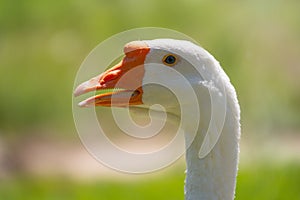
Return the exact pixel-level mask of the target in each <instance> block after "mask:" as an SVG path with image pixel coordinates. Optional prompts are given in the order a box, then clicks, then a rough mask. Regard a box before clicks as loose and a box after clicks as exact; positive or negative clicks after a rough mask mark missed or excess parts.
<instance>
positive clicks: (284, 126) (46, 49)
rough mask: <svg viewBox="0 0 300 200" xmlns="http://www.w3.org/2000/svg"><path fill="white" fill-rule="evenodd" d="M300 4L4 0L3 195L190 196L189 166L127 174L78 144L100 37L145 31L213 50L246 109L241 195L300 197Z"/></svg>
mask: <svg viewBox="0 0 300 200" xmlns="http://www.w3.org/2000/svg"><path fill="white" fill-rule="evenodd" d="M299 10H300V1H297V0H286V1H283V0H262V1H258V0H252V1H250V0H249V1H248V0H245V1H234V0H229V1H226V2H225V1H204V0H199V1H197V0H186V1H179V0H172V1H170V0H165V1H160V0H152V1H138V0H126V1H121V0H111V1H103V0H87V1H80V0H63V1H50V0H45V1H37V0H26V1H25V0H10V1H8V0H0V75H1V78H0V98H1V104H0V199H8V200H9V199H172V200H174V199H183V180H184V173H183V171H184V164H183V161H182V160H181V161H178V162H177V163H176V164H174V165H173V166H171V167H169V168H167V169H164V170H162V171H161V172H158V173H154V174H148V175H144V176H136V175H135V176H133V175H124V174H119V173H117V172H114V171H111V170H109V169H106V168H105V167H103V166H100V164H98V163H97V162H96V161H94V160H93V158H91V157H90V156H89V155H88V153H87V152H86V151H85V150H84V148H83V147H82V145H81V144H80V141H79V138H78V136H77V133H76V130H75V127H74V124H73V118H72V89H73V81H74V78H75V75H76V72H77V70H78V69H79V66H80V64H81V62H82V61H83V60H84V58H85V57H86V56H87V54H88V53H89V52H90V51H91V49H93V48H94V47H95V46H96V45H97V44H98V43H100V42H101V41H103V40H105V39H106V38H108V37H110V36H111V35H113V34H116V33H119V32H121V31H125V30H128V29H132V28H137V27H149V26H155V27H165V28H170V29H174V30H177V31H180V32H183V33H185V34H187V35H189V36H191V37H192V38H194V39H195V40H196V41H198V42H199V43H200V44H201V45H202V46H203V47H204V48H206V49H207V50H208V51H210V52H211V53H212V54H213V55H214V56H215V57H216V58H217V60H219V61H220V63H221V65H222V66H223V68H224V69H225V71H226V72H227V74H228V75H229V76H230V78H231V81H232V82H233V84H234V85H235V87H236V89H237V93H238V97H239V100H240V104H241V109H242V146H241V163H240V171H239V176H238V185H237V195H236V196H237V197H236V199H243V200H245V199H300V191H299V185H300V162H299V161H300V84H299V75H300V64H299V58H300V12H299Z"/></svg>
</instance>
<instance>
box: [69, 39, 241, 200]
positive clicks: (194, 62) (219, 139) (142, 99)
mask: <svg viewBox="0 0 300 200" xmlns="http://www.w3.org/2000/svg"><path fill="white" fill-rule="evenodd" d="M124 54H125V56H124V57H123V59H122V60H121V62H120V63H118V64H116V65H115V66H114V67H112V68H110V69H108V70H106V71H105V72H103V73H101V74H100V75H98V76H95V77H94V78H91V79H90V80H88V81H86V82H84V83H82V84H80V85H79V86H78V87H77V88H76V89H75V90H74V96H79V95H82V94H85V93H88V92H90V91H98V90H100V91H101V90H102V91H104V92H102V93H101V94H97V95H95V96H92V97H90V98H88V99H86V100H83V101H82V102H80V103H79V106H81V107H90V106H106V107H129V108H135V107H137V108H145V109H155V107H153V106H152V107H151V105H153V104H160V105H162V106H163V107H164V109H165V112H167V113H170V114H172V115H174V116H177V117H178V118H179V119H180V118H181V119H182V115H183V112H184V111H183V110H182V107H186V108H189V110H188V114H187V115H185V116H184V117H186V118H188V119H186V120H185V121H184V124H183V125H182V128H183V129H184V139H185V143H186V145H187V147H186V152H185V160H186V178H185V186H184V193H185V199H186V200H203V199H206V200H217V199H219V200H231V199H234V198H235V187H236V177H237V171H238V158H239V138H240V107H239V103H238V100H237V95H236V91H235V89H234V87H233V85H232V84H231V83H230V80H229V78H228V76H227V75H226V73H225V72H224V70H223V69H222V67H221V66H220V64H219V62H218V61H216V59H215V58H214V57H213V56H212V55H211V54H210V53H209V52H208V51H206V50H205V49H204V48H202V47H200V46H199V45H197V44H194V43H193V42H190V41H186V40H176V39H154V40H139V41H132V42H129V43H127V44H126V45H125V46H124ZM178 74H179V75H182V77H183V79H185V80H187V82H188V84H186V83H183V81H182V80H183V79H181V78H179V76H178ZM124 77H125V78H124ZM156 82H157V83H165V84H166V85H167V86H168V87H169V86H170V87H171V88H172V90H174V91H177V92H179V93H180V92H182V96H183V97H185V98H182V99H181V100H180V101H181V102H178V100H176V98H174V93H172V91H171V92H170V91H168V90H167V89H166V85H165V86H162V84H151V83H156ZM113 88H121V89H122V90H120V89H118V90H115V91H111V90H106V89H113ZM191 88H192V91H193V95H194V96H193V95H190V94H189V93H184V92H185V91H190V89H191ZM192 96H193V97H196V101H192V100H191V98H192ZM214 99H215V100H214ZM158 112H159V111H158ZM195 118H197V119H199V123H198V124H197V126H196V131H195V134H194V135H193V134H192V132H193V131H194V130H192V128H191V127H190V124H189V122H190V121H193V120H194V119H195ZM213 118H216V119H215V120H214V119H213Z"/></svg>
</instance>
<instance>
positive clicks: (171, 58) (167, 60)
mask: <svg viewBox="0 0 300 200" xmlns="http://www.w3.org/2000/svg"><path fill="white" fill-rule="evenodd" d="M176 62H177V58H176V56H175V55H172V54H168V55H165V56H164V58H163V63H164V64H165V65H168V66H173V65H175V64H176Z"/></svg>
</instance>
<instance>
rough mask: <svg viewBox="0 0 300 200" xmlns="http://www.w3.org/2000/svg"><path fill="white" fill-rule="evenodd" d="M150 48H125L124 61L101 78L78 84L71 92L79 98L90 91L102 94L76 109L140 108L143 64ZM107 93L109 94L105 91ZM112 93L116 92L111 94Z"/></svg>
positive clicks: (135, 45)
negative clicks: (93, 107)
mask: <svg viewBox="0 0 300 200" xmlns="http://www.w3.org/2000/svg"><path fill="white" fill-rule="evenodd" d="M149 51H150V48H149V47H148V46H147V44H146V43H144V42H141V41H136V42H131V43H128V44H127V45H125V47H124V53H125V57H124V58H123V59H122V60H121V62H120V63H118V64H117V65H115V66H114V67H112V68H111V69H109V70H107V71H105V72H103V73H102V74H100V75H98V76H96V77H94V78H92V79H90V80H88V81H86V82H84V83H82V84H80V85H79V86H78V87H77V88H76V89H75V91H74V96H79V95H81V94H85V93H88V92H91V91H98V90H100V92H101V90H103V93H101V94H99V95H96V96H93V97H90V98H88V99H86V100H84V101H82V102H80V103H79V104H78V105H79V106H81V107H89V106H118V107H124V106H129V105H140V104H142V103H143V102H142V94H143V89H142V82H143V77H144V73H145V69H144V61H145V59H146V56H147V54H148V52H149ZM107 89H110V90H112V91H111V92H105V91H104V90H107ZM114 89H115V90H114Z"/></svg>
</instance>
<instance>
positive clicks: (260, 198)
mask: <svg viewBox="0 0 300 200" xmlns="http://www.w3.org/2000/svg"><path fill="white" fill-rule="evenodd" d="M299 168H300V166H299V165H287V166H268V163H263V164H258V165H253V166H252V168H242V169H241V170H240V173H239V176H238V182H237V183H238V184H237V191H236V200H252V199H257V200H265V199H273V200H284V199H289V200H298V199H299V198H300V191H299V184H300V172H299ZM253 171H255V173H253ZM275 174H276V176H274V175H275ZM146 176H147V178H143V179H140V178H137V177H134V176H132V177H131V180H130V179H125V180H121V181H120V180H119V181H116V180H108V179H107V180H106V181H103V180H102V181H86V180H85V181H84V180H83V181H81V182H74V181H72V180H70V179H66V178H61V177H60V178H58V177H56V178H55V177H49V178H44V179H41V178H40V179H37V178H36V177H35V178H33V177H30V176H25V177H23V178H21V179H19V180H18V181H15V180H7V181H6V182H5V183H4V182H1V183H0V199H5V200H12V199H22V200H27V199H28V200H35V199H36V200H44V199H64V200H68V199H72V200H85V199H89V200H93V199H95V200H96V199H101V200H110V199H122V200H127V199H128V200H129V199H130V200H140V199H143V200H148V199H149V200H153V199H164V200H177V199H183V181H184V173H183V172H182V171H173V172H172V173H168V174H167V175H164V176H161V177H149V175H146Z"/></svg>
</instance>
